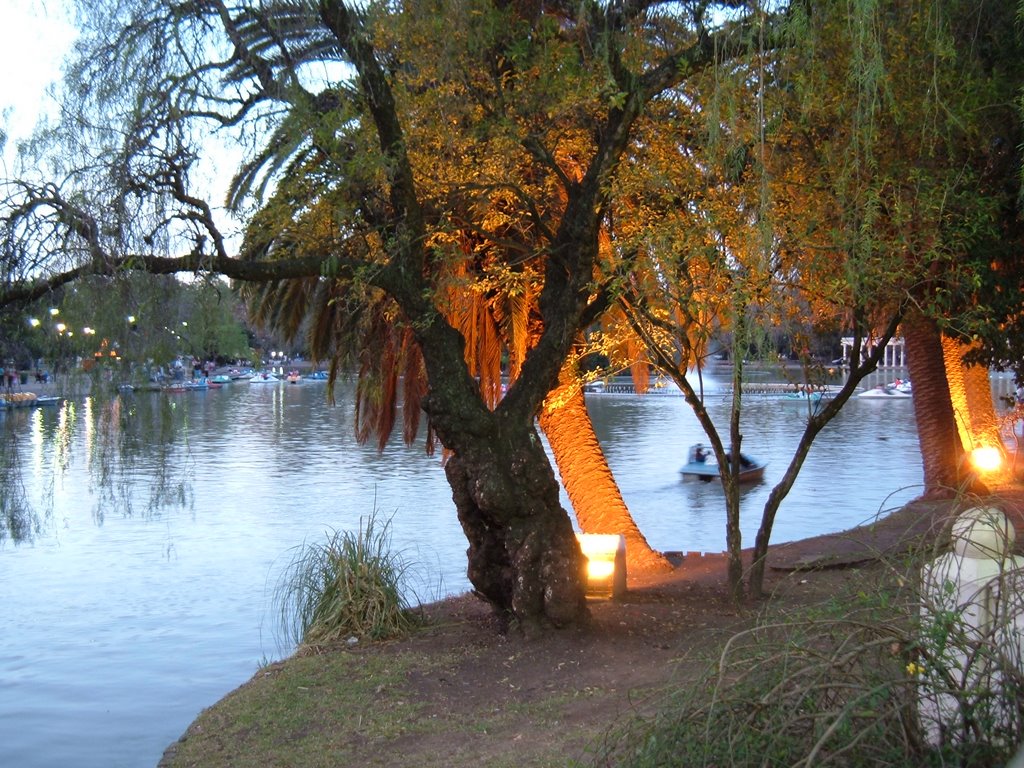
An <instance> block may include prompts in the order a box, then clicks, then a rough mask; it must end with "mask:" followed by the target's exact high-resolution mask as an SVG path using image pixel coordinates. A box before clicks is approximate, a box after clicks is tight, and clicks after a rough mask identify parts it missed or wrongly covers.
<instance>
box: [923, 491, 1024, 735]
mask: <svg viewBox="0 0 1024 768" xmlns="http://www.w3.org/2000/svg"><path fill="white" fill-rule="evenodd" d="M1015 537H1016V532H1015V531H1014V528H1013V524H1012V523H1011V522H1010V521H1009V520H1008V519H1007V518H1006V516H1005V515H1004V514H1003V513H1002V512H1001V511H999V510H998V509H995V508H992V507H986V508H974V509H969V510H966V511H965V512H963V513H962V514H961V515H960V516H959V517H958V518H957V519H956V521H955V522H954V523H953V530H952V545H953V549H952V551H951V552H949V553H947V554H944V555H942V556H940V557H938V558H936V560H935V561H934V562H932V563H931V564H929V565H927V566H925V567H924V568H923V569H922V574H921V585H922V592H921V661H920V664H917V663H913V664H911V665H908V668H907V671H908V672H909V673H911V674H913V675H915V676H917V677H918V678H919V685H918V715H919V718H920V721H921V726H922V728H923V729H924V735H925V738H926V740H927V742H928V743H929V744H931V745H933V746H939V745H940V744H943V743H954V744H955V743H961V742H969V741H979V740H986V741H987V740H994V741H1003V740H1004V739H1006V738H1012V734H1014V733H1016V734H1019V733H1021V730H1022V724H1021V723H1020V722H1019V717H1020V714H1019V711H1018V708H1017V704H1016V699H1017V696H1018V694H1017V693H1016V691H1017V690H1018V687H1019V680H1020V676H1021V675H1024V644H1022V634H1024V609H1022V608H1024V603H1022V587H1024V572H1022V570H1021V569H1022V568H1024V558H1021V557H1014V556H1011V555H1010V551H1011V549H1012V547H1013V542H1014V539H1015Z"/></svg>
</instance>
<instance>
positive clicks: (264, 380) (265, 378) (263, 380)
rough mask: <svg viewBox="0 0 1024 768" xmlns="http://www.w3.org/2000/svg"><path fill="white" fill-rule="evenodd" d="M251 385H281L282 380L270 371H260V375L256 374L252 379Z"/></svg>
mask: <svg viewBox="0 0 1024 768" xmlns="http://www.w3.org/2000/svg"><path fill="white" fill-rule="evenodd" d="M249 383H250V384H280V383H281V379H280V378H279V377H278V376H277V374H275V373H270V372H269V371H260V372H259V373H254V374H253V375H252V376H251V377H250V379H249Z"/></svg>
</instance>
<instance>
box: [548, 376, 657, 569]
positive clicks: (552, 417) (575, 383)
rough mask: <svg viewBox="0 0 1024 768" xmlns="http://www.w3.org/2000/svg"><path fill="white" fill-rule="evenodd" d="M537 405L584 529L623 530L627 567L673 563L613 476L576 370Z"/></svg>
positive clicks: (636, 567)
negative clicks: (637, 518) (659, 548)
mask: <svg viewBox="0 0 1024 768" xmlns="http://www.w3.org/2000/svg"><path fill="white" fill-rule="evenodd" d="M562 379H563V381H562V383H561V384H560V385H559V386H558V387H557V388H556V389H554V390H553V391H552V392H551V394H550V395H548V398H547V400H546V401H545V402H544V407H543V408H542V409H541V414H540V426H541V429H542V430H544V434H545V435H546V436H547V438H548V444H549V445H550V446H551V451H552V453H553V454H554V456H555V463H556V464H557V465H558V473H559V475H560V476H561V478H562V485H563V486H564V487H565V490H566V493H568V494H569V501H570V502H571V503H572V508H573V511H574V512H575V513H576V522H577V523H578V524H579V527H580V530H581V531H583V532H584V533H614V534H621V535H622V536H623V537H624V538H625V540H626V565H627V570H629V571H634V572H664V571H669V570H671V569H672V565H671V563H669V561H668V560H667V559H666V557H665V556H664V555H663V554H661V553H660V552H656V551H655V550H654V549H652V548H651V545H650V544H648V543H647V539H646V538H645V537H644V535H643V533H641V532H640V528H639V527H638V526H637V524H636V521H634V520H633V516H632V515H631V514H630V512H629V508H628V507H627V506H626V502H625V501H624V500H623V498H622V493H621V492H620V491H619V486H618V485H617V484H616V482H615V478H614V477H613V476H612V472H611V469H610V468H609V467H608V462H607V461H606V460H605V457H604V453H603V452H602V451H601V445H600V443H599V442H598V440H597V435H596V434H594V426H593V424H592V423H591V421H590V414H589V413H588V412H587V404H586V400H585V398H584V396H583V390H582V389H581V387H580V384H579V379H577V378H576V376H575V375H572V376H565V375H563V377H562Z"/></svg>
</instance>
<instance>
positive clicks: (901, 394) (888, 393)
mask: <svg viewBox="0 0 1024 768" xmlns="http://www.w3.org/2000/svg"><path fill="white" fill-rule="evenodd" d="M911 394H912V388H911V386H910V381H909V380H906V379H896V380H895V381H893V382H890V383H888V384H879V385H878V386H877V387H872V388H871V389H866V390H864V391H863V392H861V393H859V394H858V395H857V397H864V398H867V399H877V400H905V399H907V398H909V397H910V396H911Z"/></svg>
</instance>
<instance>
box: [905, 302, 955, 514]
mask: <svg viewBox="0 0 1024 768" xmlns="http://www.w3.org/2000/svg"><path fill="white" fill-rule="evenodd" d="M903 338H904V340H905V342H906V347H907V363H908V367H909V369H910V380H911V382H912V383H913V386H914V397H913V401H914V416H915V419H916V421H917V435H918V442H919V444H920V448H921V461H922V464H923V468H924V493H923V494H922V495H923V496H924V497H926V498H948V497H951V496H953V495H955V494H956V493H957V492H958V490H959V486H960V482H961V477H960V471H959V469H960V466H961V462H962V459H963V445H962V443H961V442H960V435H959V434H958V432H957V425H956V418H955V415H954V412H953V405H952V401H951V400H950V387H949V383H948V380H947V372H946V364H945V360H944V355H943V349H942V340H941V336H940V333H939V329H938V328H937V327H936V325H935V322H934V321H933V320H930V319H929V318H926V317H924V316H923V315H921V314H920V313H917V312H915V313H913V314H912V315H908V316H907V318H906V319H905V320H904V322H903Z"/></svg>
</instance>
